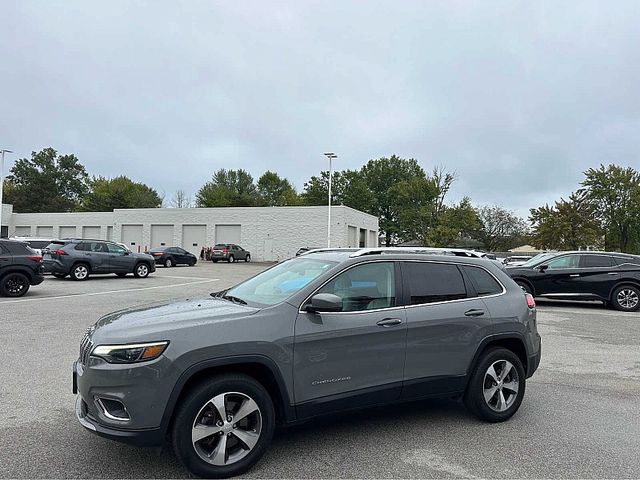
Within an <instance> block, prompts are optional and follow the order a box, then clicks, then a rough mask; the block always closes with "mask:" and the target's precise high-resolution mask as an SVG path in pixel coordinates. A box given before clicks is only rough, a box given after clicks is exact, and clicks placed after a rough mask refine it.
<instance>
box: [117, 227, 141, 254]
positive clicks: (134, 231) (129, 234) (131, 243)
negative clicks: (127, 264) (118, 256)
mask: <svg viewBox="0 0 640 480" xmlns="http://www.w3.org/2000/svg"><path fill="white" fill-rule="evenodd" d="M121 238H122V243H124V244H125V245H126V246H127V247H129V250H131V251H132V252H137V251H142V225H122V235H121Z"/></svg>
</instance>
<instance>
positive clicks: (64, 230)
mask: <svg viewBox="0 0 640 480" xmlns="http://www.w3.org/2000/svg"><path fill="white" fill-rule="evenodd" d="M75 236H76V227H60V233H59V235H58V237H60V238H73V237H75Z"/></svg>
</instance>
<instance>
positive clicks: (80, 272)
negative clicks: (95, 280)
mask: <svg viewBox="0 0 640 480" xmlns="http://www.w3.org/2000/svg"><path fill="white" fill-rule="evenodd" d="M73 274H74V276H75V277H76V278H77V279H78V280H84V279H85V278H87V275H89V269H88V268H87V267H86V266H85V265H78V266H77V267H76V268H74V269H73Z"/></svg>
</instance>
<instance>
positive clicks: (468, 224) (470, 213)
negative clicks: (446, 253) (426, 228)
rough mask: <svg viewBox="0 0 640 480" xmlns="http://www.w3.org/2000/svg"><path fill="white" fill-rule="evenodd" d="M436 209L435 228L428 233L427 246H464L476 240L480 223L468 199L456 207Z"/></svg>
mask: <svg viewBox="0 0 640 480" xmlns="http://www.w3.org/2000/svg"><path fill="white" fill-rule="evenodd" d="M436 182H437V180H436ZM438 208H439V209H440V213H439V214H438V218H437V223H436V225H435V227H434V228H433V229H432V230H431V231H430V232H429V236H428V240H427V244H428V245H431V246H434V247H456V246H458V245H463V246H466V245H467V244H468V243H469V242H472V243H473V242H474V240H475V239H477V238H478V233H479V232H480V230H481V229H482V222H481V221H480V218H479V217H478V212H477V211H476V209H475V208H474V207H473V205H471V200H470V199H469V197H464V198H463V199H462V200H461V201H460V203H458V204H457V205H452V206H446V205H442V206H439V207H438Z"/></svg>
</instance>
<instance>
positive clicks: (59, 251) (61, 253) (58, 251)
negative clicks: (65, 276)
mask: <svg viewBox="0 0 640 480" xmlns="http://www.w3.org/2000/svg"><path fill="white" fill-rule="evenodd" d="M53 253H55V254H56V255H66V254H67V252H65V251H64V250H54V251H53Z"/></svg>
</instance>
